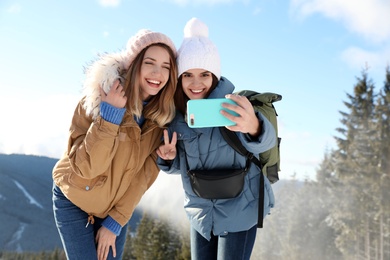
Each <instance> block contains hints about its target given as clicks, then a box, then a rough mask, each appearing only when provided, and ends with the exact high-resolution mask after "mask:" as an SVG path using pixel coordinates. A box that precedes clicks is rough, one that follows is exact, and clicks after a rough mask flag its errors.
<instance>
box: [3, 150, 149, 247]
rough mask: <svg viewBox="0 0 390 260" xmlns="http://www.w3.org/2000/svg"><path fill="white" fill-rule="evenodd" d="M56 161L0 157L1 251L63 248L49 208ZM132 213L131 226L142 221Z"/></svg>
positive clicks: (39, 157) (34, 156)
mask: <svg viewBox="0 0 390 260" xmlns="http://www.w3.org/2000/svg"><path fill="white" fill-rule="evenodd" d="M57 161H58V159H56V158H49V157H45V156H36V155H25V154H0V230H1V232H0V251H15V252H39V251H52V250H54V249H56V248H62V244H61V240H60V237H59V235H58V232H57V228H56V225H55V221H54V215H53V206H52V187H53V179H52V169H53V167H54V165H55V164H56V163H57ZM141 214H142V213H140V212H139V210H136V212H134V214H133V217H132V219H131V220H130V226H132V227H134V226H136V225H137V223H138V222H139V220H140V218H141Z"/></svg>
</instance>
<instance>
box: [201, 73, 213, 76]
mask: <svg viewBox="0 0 390 260" xmlns="http://www.w3.org/2000/svg"><path fill="white" fill-rule="evenodd" d="M209 76H211V73H210V72H205V73H202V77H209Z"/></svg>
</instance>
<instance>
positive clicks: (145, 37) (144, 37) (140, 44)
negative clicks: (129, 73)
mask: <svg viewBox="0 0 390 260" xmlns="http://www.w3.org/2000/svg"><path fill="white" fill-rule="evenodd" d="M156 43H163V44H165V45H167V46H168V47H169V48H171V49H172V51H173V54H174V55H175V56H176V47H175V44H174V43H173V42H172V40H171V39H170V38H169V37H168V36H166V35H165V34H163V33H159V32H153V31H151V30H147V29H141V30H139V31H138V32H137V33H136V34H135V35H134V36H133V37H131V38H130V39H129V40H128V42H127V45H126V51H125V59H126V68H129V66H130V64H131V63H132V62H133V61H134V59H135V57H136V56H137V55H138V54H139V53H140V52H141V51H142V50H143V49H144V48H146V47H148V46H150V45H152V44H156Z"/></svg>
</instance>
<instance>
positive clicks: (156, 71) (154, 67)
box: [152, 66, 161, 74]
mask: <svg viewBox="0 0 390 260" xmlns="http://www.w3.org/2000/svg"><path fill="white" fill-rule="evenodd" d="M152 73H153V74H159V73H161V68H160V66H153V71H152Z"/></svg>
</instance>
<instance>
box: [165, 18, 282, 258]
mask: <svg viewBox="0 0 390 260" xmlns="http://www.w3.org/2000/svg"><path fill="white" fill-rule="evenodd" d="M177 63H178V64H177V65H178V72H179V73H178V74H179V81H178V86H177V90H176V94H175V105H176V107H177V110H178V111H177V114H176V117H175V118H174V120H173V121H172V123H171V124H170V126H169V128H168V130H165V131H164V145H162V146H160V147H159V149H157V154H158V155H159V158H158V164H159V167H160V169H161V170H162V171H164V172H166V173H179V174H181V177H182V183H183V188H184V191H185V204H184V207H185V210H186V213H187V216H188V218H189V221H190V224H191V258H192V260H197V259H202V260H205V259H206V260H207V259H224V260H227V259H234V260H235V259H250V255H251V252H252V249H253V246H254V242H255V238H256V231H257V227H256V224H257V217H258V215H257V214H258V200H259V199H258V198H259V182H260V180H259V178H260V173H261V170H260V169H259V168H258V167H257V166H256V165H254V164H251V165H250V167H249V170H248V172H247V174H246V176H245V183H244V187H243V190H242V192H241V193H240V194H239V195H238V196H237V197H234V198H230V199H205V198H201V197H199V196H197V195H196V194H195V193H194V191H193V189H192V187H191V180H190V178H189V177H188V175H187V171H188V170H210V171H212V170H213V169H240V168H245V166H246V158H245V157H244V156H241V155H240V154H238V153H237V152H236V151H235V150H234V149H233V148H232V147H230V146H229V144H227V143H226V142H225V140H224V139H223V137H222V135H221V133H220V131H219V129H218V128H217V127H206V128H190V127H189V126H188V125H187V123H186V119H185V114H186V103H187V101H188V100H189V99H202V98H223V97H227V98H230V99H232V100H233V101H235V102H236V103H237V105H230V104H225V105H224V107H225V108H227V109H230V110H232V111H234V112H236V113H237V114H238V115H239V116H232V115H231V114H229V113H227V112H225V111H223V110H222V111H221V113H222V114H223V115H224V116H226V117H227V118H228V119H230V120H231V121H233V122H235V123H236V124H235V125H234V126H229V127H227V128H229V130H231V131H235V132H236V134H237V135H238V136H239V138H240V140H241V142H242V143H243V145H244V146H245V148H246V149H247V150H248V151H250V152H252V153H253V154H259V153H261V152H264V151H266V150H269V149H270V148H272V147H273V146H274V145H275V142H276V135H275V130H274V128H273V126H272V125H271V123H270V122H269V121H268V120H267V119H266V118H265V117H264V116H263V115H262V114H261V113H255V111H254V110H253V107H252V105H251V104H250V102H249V101H248V99H247V98H245V97H241V96H237V95H233V94H232V93H233V90H234V86H233V84H232V83H231V82H230V81H228V80H227V79H226V78H224V77H221V72H220V59H219V55H218V50H217V48H216V47H215V45H214V44H213V43H212V42H211V41H210V40H209V38H208V28H207V26H206V25H205V24H204V23H202V22H201V21H200V20H198V19H196V18H192V19H191V20H190V21H188V22H187V24H186V26H185V28H184V40H183V42H182V45H181V47H180V49H179V51H178V57H177ZM264 180H265V181H264V185H265V187H264V190H265V192H264V216H263V217H265V215H267V214H269V212H270V208H272V207H273V205H274V195H273V192H272V188H271V185H270V183H269V181H268V179H267V178H264Z"/></svg>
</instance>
